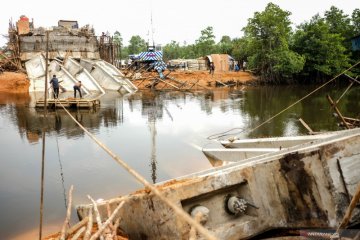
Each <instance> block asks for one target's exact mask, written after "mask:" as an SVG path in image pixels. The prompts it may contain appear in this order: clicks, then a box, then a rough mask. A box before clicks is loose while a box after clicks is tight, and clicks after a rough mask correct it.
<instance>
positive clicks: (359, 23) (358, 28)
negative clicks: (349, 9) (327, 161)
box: [351, 8, 360, 34]
mask: <svg viewBox="0 0 360 240" xmlns="http://www.w3.org/2000/svg"><path fill="white" fill-rule="evenodd" d="M351 22H352V24H353V26H354V32H355V34H360V9H359V8H356V9H355V10H354V11H353V13H352V15H351Z"/></svg>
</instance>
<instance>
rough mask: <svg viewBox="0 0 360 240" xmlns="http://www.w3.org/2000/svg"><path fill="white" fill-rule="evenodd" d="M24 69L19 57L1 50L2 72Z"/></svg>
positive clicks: (0, 65) (0, 66) (0, 62)
mask: <svg viewBox="0 0 360 240" xmlns="http://www.w3.org/2000/svg"><path fill="white" fill-rule="evenodd" d="M19 70H23V68H22V67H21V62H20V60H19V59H18V58H17V57H9V56H7V55H5V54H4V53H3V52H1V51H0V73H1V72H5V71H8V72H16V71H19Z"/></svg>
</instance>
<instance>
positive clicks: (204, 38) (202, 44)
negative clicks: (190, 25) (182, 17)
mask: <svg viewBox="0 0 360 240" xmlns="http://www.w3.org/2000/svg"><path fill="white" fill-rule="evenodd" d="M194 47H195V53H196V54H197V57H200V56H205V55H208V54H211V53H213V50H214V47H215V35H214V33H213V27H210V26H209V27H207V28H205V29H203V30H201V36H200V37H199V38H198V39H197V40H196V41H195V46H194Z"/></svg>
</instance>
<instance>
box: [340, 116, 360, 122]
mask: <svg viewBox="0 0 360 240" xmlns="http://www.w3.org/2000/svg"><path fill="white" fill-rule="evenodd" d="M344 119H345V120H346V121H352V122H357V123H360V119H357V118H350V117H344Z"/></svg>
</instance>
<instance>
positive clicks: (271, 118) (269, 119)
mask: <svg viewBox="0 0 360 240" xmlns="http://www.w3.org/2000/svg"><path fill="white" fill-rule="evenodd" d="M359 63H360V61H359V62H357V63H356V64H354V65H352V66H351V67H349V68H348V69H346V70H344V71H343V72H341V73H340V74H338V75H336V76H335V77H333V78H332V79H330V80H329V81H327V82H326V83H324V84H322V85H321V86H319V87H317V88H316V89H315V90H313V91H312V92H310V93H309V94H307V95H305V96H304V97H302V98H300V99H299V100H297V101H296V102H294V103H292V104H290V105H289V106H288V107H286V108H284V109H283V110H281V111H280V112H278V113H277V114H275V115H273V116H272V117H270V118H268V119H267V120H265V121H264V122H262V123H261V124H259V125H258V126H256V127H254V128H252V129H249V130H248V131H249V132H252V131H254V130H256V129H258V128H259V127H261V126H263V125H264V124H266V123H268V122H270V121H271V120H273V119H274V118H275V117H277V116H279V115H280V114H282V113H283V112H285V111H287V110H288V109H290V108H292V107H293V106H294V105H296V104H298V103H299V102H301V101H302V100H304V99H305V98H307V97H309V96H310V95H312V94H314V93H315V92H317V91H319V90H320V89H321V88H323V87H325V86H326V85H328V84H329V83H331V82H333V81H334V80H335V79H337V78H338V77H340V76H341V75H343V74H344V73H345V72H347V71H349V70H350V69H352V68H354V67H356V66H357V65H358V64H359ZM237 129H241V128H232V129H230V130H228V131H225V132H221V133H216V134H213V135H210V136H209V137H207V139H209V140H213V139H216V138H220V137H224V136H228V135H229V134H227V133H228V132H231V131H234V130H237ZM245 131H246V130H242V131H241V132H237V133H243V132H245Z"/></svg>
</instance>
